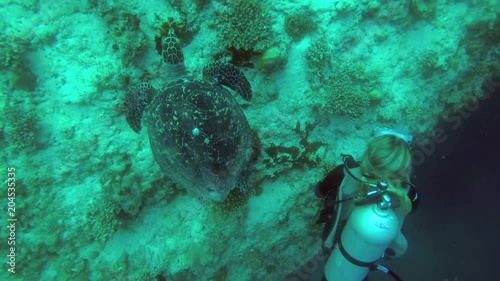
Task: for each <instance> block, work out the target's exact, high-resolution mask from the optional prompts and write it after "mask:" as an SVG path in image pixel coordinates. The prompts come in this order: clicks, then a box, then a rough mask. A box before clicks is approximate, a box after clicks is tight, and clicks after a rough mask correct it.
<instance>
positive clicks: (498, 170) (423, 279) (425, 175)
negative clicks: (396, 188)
mask: <svg viewBox="0 0 500 281" xmlns="http://www.w3.org/2000/svg"><path fill="white" fill-rule="evenodd" d="M495 80H496V81H500V79H495ZM494 84H495V85H496V87H495V89H494V91H492V90H491V89H492V88H490V90H488V89H485V91H486V93H487V94H488V96H489V97H488V98H486V99H485V100H483V101H480V103H479V106H478V107H477V109H475V110H470V111H469V110H466V109H464V111H463V113H465V114H463V116H460V114H458V115H456V116H455V117H457V116H458V117H460V120H461V121H462V122H461V123H460V124H459V123H458V121H457V120H458V119H454V121H453V122H452V121H450V120H449V121H448V122H445V121H442V122H440V124H438V126H437V127H438V128H441V129H443V130H444V132H445V134H446V136H447V140H446V141H444V142H443V143H442V144H437V145H436V151H435V152H434V153H431V154H430V155H429V156H427V158H426V159H425V161H424V162H423V164H422V165H421V166H419V167H416V169H415V174H416V179H415V183H416V185H417V187H418V189H419V191H420V193H421V195H422V196H421V199H422V201H421V202H422V204H421V206H420V208H419V210H418V211H417V212H416V213H415V214H413V215H412V216H410V217H408V219H407V221H406V222H405V234H406V237H407V238H408V241H409V249H408V252H407V254H406V256H404V257H403V258H402V259H400V260H397V261H394V262H390V263H387V265H389V267H391V268H392V269H394V270H395V271H397V273H398V274H399V275H400V276H401V277H402V278H403V280H406V281H444V280H447V281H498V280H500V262H499V261H500V256H499V255H500V196H499V195H500V191H499V190H500V86H498V84H500V83H494ZM471 108H473V106H471ZM469 113H470V116H469V115H468V114H469ZM379 276H380V275H379V274H376V276H375V275H374V276H373V278H371V279H370V280H373V281H382V280H391V278H387V277H386V276H383V278H382V276H380V278H379Z"/></svg>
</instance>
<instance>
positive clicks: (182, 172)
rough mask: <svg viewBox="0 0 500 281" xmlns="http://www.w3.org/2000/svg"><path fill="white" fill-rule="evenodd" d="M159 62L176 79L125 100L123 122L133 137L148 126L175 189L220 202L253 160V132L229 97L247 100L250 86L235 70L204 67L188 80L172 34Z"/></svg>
mask: <svg viewBox="0 0 500 281" xmlns="http://www.w3.org/2000/svg"><path fill="white" fill-rule="evenodd" d="M162 57H163V61H164V63H165V64H166V66H167V67H166V68H167V69H168V72H170V74H172V73H174V74H175V75H176V76H177V77H176V78H177V79H175V80H174V81H170V82H168V84H167V85H166V87H165V88H164V89H163V90H156V89H155V88H153V87H152V86H151V85H150V84H148V83H140V84H138V85H136V86H133V87H131V88H130V90H129V91H128V92H127V94H126V96H125V110H126V119H127V122H128V124H129V125H130V127H131V128H132V129H133V130H134V131H135V132H136V133H139V132H140V131H141V123H142V125H145V126H146V127H147V131H148V136H149V143H150V146H151V150H152V152H153V156H154V159H155V161H156V162H157V163H158V164H159V165H160V167H161V169H162V170H163V171H164V172H165V173H166V174H167V175H168V176H169V177H170V178H171V179H172V180H174V181H175V182H176V183H177V184H179V185H180V186H182V187H184V188H186V189H188V190H191V191H193V192H194V193H196V194H198V195H200V196H201V197H203V198H211V199H213V200H216V201H223V200H224V199H225V198H226V197H227V196H228V194H229V191H230V190H231V189H233V188H235V187H236V186H238V185H239V186H240V187H241V182H242V181H241V177H240V176H241V173H242V171H243V170H244V168H245V166H246V165H247V164H248V162H249V161H250V158H251V155H252V133H251V130H250V126H249V124H248V121H247V119H246V117H245V114H244V113H243V110H242V108H241V106H240V105H239V104H238V102H237V101H236V99H235V98H234V97H233V96H232V94H231V93H230V92H229V91H228V90H227V89H226V88H224V87H223V86H227V87H229V88H231V89H232V90H234V91H236V92H237V93H238V94H239V95H240V96H241V97H242V98H243V99H245V100H247V101H250V100H251V98H252V89H251V86H250V83H249V82H248V80H247V79H246V77H245V75H244V74H243V72H241V71H240V70H239V69H238V68H236V67H235V66H234V65H231V64H229V63H226V62H222V61H217V62H214V63H210V64H208V65H206V66H205V67H204V69H203V79H195V78H191V77H188V75H187V73H186V69H185V66H184V55H183V53H182V50H181V48H180V40H179V39H178V38H177V36H176V35H175V33H174V31H173V30H170V31H169V32H168V34H167V35H166V37H165V38H163V39H162Z"/></svg>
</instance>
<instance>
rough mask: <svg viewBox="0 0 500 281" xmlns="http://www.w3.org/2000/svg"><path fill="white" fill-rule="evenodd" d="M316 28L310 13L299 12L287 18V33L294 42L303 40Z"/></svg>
mask: <svg viewBox="0 0 500 281" xmlns="http://www.w3.org/2000/svg"><path fill="white" fill-rule="evenodd" d="M316 28H317V25H316V23H315V22H314V20H313V17H312V16H311V12H310V11H299V12H295V13H293V14H290V15H287V16H286V17H285V31H286V33H287V34H288V36H290V37H291V38H292V39H293V40H294V41H299V40H301V39H302V38H303V37H304V36H305V35H306V34H308V33H310V32H313V31H315V30H316Z"/></svg>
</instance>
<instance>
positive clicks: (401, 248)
mask: <svg viewBox="0 0 500 281" xmlns="http://www.w3.org/2000/svg"><path fill="white" fill-rule="evenodd" d="M395 213H396V216H397V218H398V220H399V232H398V235H397V236H396V238H395V239H394V240H393V241H392V243H391V245H390V246H389V247H388V249H392V253H391V254H393V255H388V257H389V258H399V257H401V256H402V255H404V254H405V253H406V250H407V249H408V241H407V240H406V237H405V236H404V235H403V233H402V232H401V229H402V228H403V223H404V221H405V215H406V212H405V211H404V210H402V209H399V210H398V209H396V210H395ZM389 252H391V250H389Z"/></svg>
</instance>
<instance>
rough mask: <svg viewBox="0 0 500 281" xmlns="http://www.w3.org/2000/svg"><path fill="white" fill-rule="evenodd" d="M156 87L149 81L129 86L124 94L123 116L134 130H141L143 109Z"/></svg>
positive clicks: (151, 98)
mask: <svg viewBox="0 0 500 281" xmlns="http://www.w3.org/2000/svg"><path fill="white" fill-rule="evenodd" d="M156 91H157V90H156V89H155V88H153V86H151V85H150V84H149V83H140V84H138V85H135V86H133V87H131V88H130V90H129V91H128V92H127V94H126V95H125V103H124V107H125V117H126V119H127V123H128V124H129V126H130V128H132V130H134V132H136V133H139V132H140V131H141V119H142V115H143V114H144V109H145V108H146V106H148V104H149V103H150V102H151V100H153V97H154V96H155V94H156Z"/></svg>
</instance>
